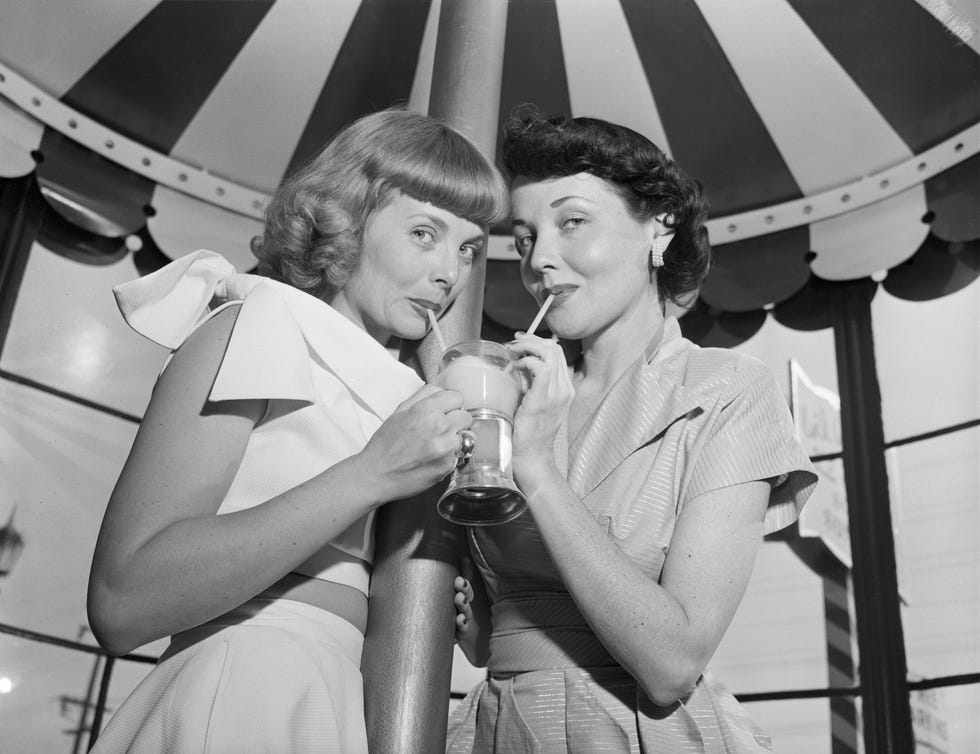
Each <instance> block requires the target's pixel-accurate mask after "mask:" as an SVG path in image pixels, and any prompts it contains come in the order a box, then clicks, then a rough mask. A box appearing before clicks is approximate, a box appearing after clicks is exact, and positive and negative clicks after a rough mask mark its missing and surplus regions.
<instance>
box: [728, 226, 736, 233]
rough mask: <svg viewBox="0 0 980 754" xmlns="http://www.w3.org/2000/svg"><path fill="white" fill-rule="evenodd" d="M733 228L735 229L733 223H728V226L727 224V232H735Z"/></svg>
mask: <svg viewBox="0 0 980 754" xmlns="http://www.w3.org/2000/svg"><path fill="white" fill-rule="evenodd" d="M735 230H736V227H735V225H734V224H732V225H729V226H728V232H729V233H734V232H735Z"/></svg>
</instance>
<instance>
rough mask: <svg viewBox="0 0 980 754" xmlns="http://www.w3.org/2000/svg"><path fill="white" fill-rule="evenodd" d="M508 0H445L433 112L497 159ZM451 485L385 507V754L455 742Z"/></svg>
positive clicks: (426, 348) (371, 647)
mask: <svg viewBox="0 0 980 754" xmlns="http://www.w3.org/2000/svg"><path fill="white" fill-rule="evenodd" d="M506 17H507V3H506V0H442V6H441V10H440V17H439V33H438V38H437V42H436V51H435V63H434V68H433V75H432V89H431V95H430V102H429V113H430V114H431V115H434V116H436V117H438V118H441V119H442V120H444V121H446V122H447V123H449V124H450V125H451V126H453V127H454V128H456V129H457V130H459V131H460V132H462V133H463V134H465V135H466V136H467V137H469V138H470V139H471V140H472V141H473V142H474V143H475V144H476V145H477V147H479V149H480V150H481V151H482V152H483V153H484V154H485V155H487V157H488V158H489V159H490V160H491V161H492V160H493V159H494V154H495V150H496V142H497V139H496V134H497V124H498V121H499V106H500V78H501V72H502V69H503V45H504V31H505V26H506ZM485 276H486V265H485V263H483V264H480V265H479V266H478V267H477V268H476V269H474V270H473V275H472V278H473V279H472V282H471V284H470V286H469V288H468V290H466V291H464V292H463V294H462V295H460V297H459V298H458V299H457V300H456V302H455V303H454V304H453V306H452V309H451V311H450V312H449V313H448V314H447V315H446V316H445V317H444V318H443V320H442V322H441V323H440V324H441V330H442V333H443V335H444V336H445V338H446V341H447V342H448V343H450V344H451V343H455V342H458V341H460V340H466V339H472V338H478V337H479V335H480V322H481V319H482V311H483V286H484V280H485ZM439 355H440V354H439V352H438V346H437V345H436V343H435V342H434V340H433V339H432V338H431V335H430V337H429V338H427V339H426V340H425V341H423V343H422V344H421V345H420V346H419V348H418V350H417V352H416V353H404V354H403V358H404V359H405V360H407V361H412V362H413V363H416V365H417V366H418V367H419V368H420V369H421V372H422V375H423V376H424V377H425V378H426V379H431V378H432V376H433V372H434V371H435V368H436V365H437V363H438V359H439ZM442 486H443V485H439V486H438V488H434V489H432V490H429V492H428V493H426V494H423V495H420V496H418V497H417V498H414V499H412V500H407V501H401V502H396V503H390V504H388V505H386V506H384V508H382V509H381V510H380V511H379V514H378V517H377V521H378V523H377V530H376V538H375V561H374V570H373V574H372V577H371V598H370V603H369V604H370V607H369V617H368V629H367V634H366V635H365V640H364V656H363V660H362V663H361V667H362V671H363V673H364V689H365V718H366V721H367V730H368V743H369V745H370V749H371V751H372V752H373V753H375V754H388V753H399V754H401V753H404V754H414V753H415V752H440V751H444V750H445V747H446V720H447V716H448V712H449V693H450V681H451V676H452V660H453V644H454V637H455V630H454V625H455V623H454V618H455V609H454V607H453V588H452V582H453V579H454V578H455V576H456V575H457V574H458V572H459V548H460V544H461V543H460V533H461V530H460V528H459V527H457V526H454V525H451V524H448V523H447V522H446V521H444V520H443V519H442V518H440V517H439V515H438V514H437V513H436V510H435V501H436V499H437V498H438V495H439V493H440V492H441V489H442Z"/></svg>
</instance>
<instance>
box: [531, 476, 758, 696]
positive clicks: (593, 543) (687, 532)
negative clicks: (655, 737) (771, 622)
mask: <svg viewBox="0 0 980 754" xmlns="http://www.w3.org/2000/svg"><path fill="white" fill-rule="evenodd" d="M518 478H519V484H520V486H521V489H522V490H524V492H525V494H526V495H527V496H528V503H529V505H530V507H531V510H532V511H533V513H534V517H535V521H536V522H537V524H538V527H539V529H540V530H541V533H542V537H543V538H544V541H545V545H546V546H547V548H548V552H549V554H550V556H551V558H552V560H553V561H554V562H555V565H556V566H557V568H558V571H559V573H560V575H561V577H562V579H563V581H564V583H565V585H566V587H567V588H568V590H569V593H570V594H571V595H572V598H573V599H574V600H575V603H576V605H577V606H578V607H579V609H580V610H581V612H582V614H583V616H584V617H585V619H586V620H587V621H588V622H589V625H590V626H591V627H592V629H593V630H594V631H595V633H596V635H597V636H598V637H599V639H600V640H601V641H602V643H603V645H604V646H605V647H606V649H607V650H608V651H609V652H610V654H612V655H613V657H615V658H616V660H617V661H618V662H619V663H620V664H621V665H622V666H623V667H624V668H626V669H627V670H628V671H629V672H630V673H631V674H632V675H633V677H634V678H636V679H637V681H638V682H639V683H640V685H641V686H642V687H643V688H644V690H645V691H646V692H647V694H648V695H649V696H650V698H651V699H653V701H654V702H656V703H657V704H663V705H666V704H671V703H673V702H674V701H676V700H677V699H679V698H680V697H681V696H683V695H684V694H685V693H687V692H688V691H689V690H690V689H691V687H692V686H693V685H694V684H695V682H696V681H697V679H698V677H699V676H700V675H701V673H702V672H703V671H704V668H705V666H706V665H707V663H708V660H709V659H710V658H711V656H712V654H714V652H715V650H716V649H717V647H718V644H719V643H720V642H721V639H722V637H723V636H724V634H725V631H726V630H727V628H728V625H729V624H730V622H731V620H732V617H733V616H734V614H735V611H736V609H737V607H738V605H739V603H740V601H741V599H742V596H743V594H744V592H745V588H746V586H747V584H748V580H749V577H750V576H751V573H752V567H753V564H754V562H755V556H756V553H757V552H758V548H759V545H760V544H761V542H762V532H763V517H764V515H765V510H766V506H767V504H768V499H769V484H768V483H767V482H749V483H746V484H739V485H734V486H732V487H728V488H725V489H721V490H717V491H714V492H709V493H706V494H704V495H701V496H699V497H697V498H695V499H693V500H690V501H688V503H687V504H686V505H685V506H684V508H683V510H682V511H681V514H680V516H679V518H678V521H677V525H676V528H675V531H674V536H673V538H672V541H671V546H670V550H669V552H668V554H667V558H666V561H665V563H664V567H663V573H662V577H661V581H660V583H659V584H658V583H657V582H655V581H654V580H652V579H650V578H649V577H648V576H646V574H644V573H643V572H642V571H641V570H640V569H639V568H638V567H637V566H636V564H635V563H633V561H632V560H630V559H629V558H628V557H627V556H626V555H625V554H624V553H623V551H622V550H621V549H620V548H619V546H618V545H617V544H616V543H615V542H614V541H613V539H612V538H611V537H610V536H609V534H608V533H606V532H604V531H603V530H602V529H600V527H599V526H598V524H597V523H596V521H595V519H594V518H593V516H592V514H591V513H590V512H589V510H588V509H587V508H586V507H585V505H584V504H583V503H582V501H581V500H579V499H578V497H576V495H575V494H574V493H573V492H572V490H571V489H570V488H569V487H568V484H567V482H565V480H564V479H563V478H562V477H561V475H560V474H559V473H558V471H557V469H556V468H552V469H551V470H546V469H544V468H539V469H536V470H535V469H532V468H527V466H526V465H525V467H524V470H523V472H518Z"/></svg>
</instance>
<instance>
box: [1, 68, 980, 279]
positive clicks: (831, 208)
mask: <svg viewBox="0 0 980 754" xmlns="http://www.w3.org/2000/svg"><path fill="white" fill-rule="evenodd" d="M0 94H2V95H3V96H4V97H6V98H7V99H9V100H10V101H11V102H13V103H14V104H16V105H17V106H18V107H20V108H21V109H22V110H24V111H25V112H27V113H28V114H29V115H31V116H33V117H34V118H36V119H38V120H40V121H41V122H43V123H44V124H45V125H47V126H48V127H49V128H53V129H55V130H56V131H58V132H59V133H61V134H63V135H64V136H66V137H68V138H70V139H72V140H74V141H77V142H78V143H80V144H82V145H83V146H85V147H87V148H88V149H91V150H92V151H93V152H96V153H97V154H100V155H102V156H103V157H105V158H106V159H109V160H112V161H113V162H115V163H117V164H119V165H122V166H123V167H125V168H127V169H129V170H131V171H133V172H134V173H137V174H139V175H142V176H144V177H145V178H148V179H150V180H152V181H155V182H156V183H159V184H161V185H164V186H167V187H169V188H172V189H174V190H175V191H179V192H181V193H184V194H188V195H190V196H194V197H196V198H197V199H200V200H202V201H205V202H208V203H210V204H214V205H216V206H218V207H222V208H224V209H227V210H230V211H232V212H235V213H237V214H240V215H243V216H245V217H249V218H253V219H258V220H261V219H262V210H263V208H264V207H265V204H266V202H267V201H268V198H269V197H268V195H267V194H266V193H264V192H261V191H255V190H253V189H250V188H248V187H246V186H242V185H240V184H237V183H235V182H234V181H229V180H225V179H223V178H221V177H220V176H217V175H215V174H212V173H211V172H210V171H208V169H207V168H202V167H198V166H195V165H190V164H187V163H185V162H182V161H180V160H175V159H173V158H171V157H169V156H168V155H165V154H162V153H160V152H157V151H155V150H153V149H149V148H147V147H146V146H144V145H142V144H140V143H138V142H136V141H134V140H132V139H128V138H126V137H125V136H122V135H120V134H118V133H116V132H114V131H112V130H110V129H108V128H106V127H105V126H102V125H101V124H99V123H98V122H96V121H95V120H93V119H91V118H88V117H86V116H84V115H82V114H80V113H78V112H77V111H76V110H74V109H73V108H70V107H68V106H66V105H64V104H63V103H61V102H60V101H59V100H58V99H56V98H55V97H52V96H50V95H48V94H46V93H45V92H43V91H42V90H41V89H40V88H39V87H37V86H35V85H34V84H32V83H31V82H29V81H28V80H27V79H25V78H24V77H22V76H20V75H19V74H17V73H16V72H14V71H12V70H11V69H10V68H9V67H7V66H5V65H3V64H2V63H0ZM976 154H980V123H975V124H973V125H972V126H969V127H968V128H966V129H964V130H963V131H961V132H959V133H958V134H955V135H954V136H952V137H950V138H948V139H946V140H944V141H942V142H939V143H938V144H936V145H935V146H933V147H931V148H929V149H927V150H925V151H924V152H921V153H919V154H917V155H914V156H912V157H911V158H910V159H908V160H905V161H903V162H901V163H899V164H897V165H894V166H892V167H890V168H888V169H886V170H882V171H879V172H877V173H874V174H871V175H867V176H863V177H861V178H859V179H857V180H855V181H851V182H849V183H846V184H843V185H841V186H837V187H835V188H833V189H829V190H827V191H823V192H820V193H818V194H812V195H810V196H805V197H802V198H800V199H794V200H792V201H788V202H783V203H781V204H776V205H770V206H767V207H762V208H759V209H755V210H750V211H747V212H740V213H737V214H734V215H728V216H726V217H719V218H714V219H711V220H708V222H707V228H708V235H709V238H710V240H711V243H712V244H713V245H722V244H726V243H731V242H733V241H742V240H745V239H749V238H755V237H758V236H764V235H768V234H770V233H774V232H777V231H780V230H787V229H789V228H795V227H798V226H801V225H808V224H810V223H813V222H817V221H820V220H826V219H829V218H832V217H837V216H839V215H845V214H847V213H849V212H853V211H855V210H857V209H861V208H862V207H866V206H868V205H871V204H874V203H876V202H879V201H881V200H883V199H887V198H889V197H891V196H895V195H897V194H900V193H901V192H903V191H905V190H907V189H908V188H910V187H912V186H915V185H917V184H920V183H924V182H925V181H926V180H928V179H929V178H932V177H933V176H936V175H938V174H939V173H942V172H943V171H945V170H948V169H949V168H951V167H953V166H955V165H957V164H959V163H960V162H962V161H964V160H966V159H969V158H970V157H973V156H974V155H976ZM489 258H490V259H502V260H511V261H513V260H516V259H517V258H518V257H517V254H516V252H513V251H512V250H511V245H509V244H501V243H497V244H492V245H491V248H490V254H489Z"/></svg>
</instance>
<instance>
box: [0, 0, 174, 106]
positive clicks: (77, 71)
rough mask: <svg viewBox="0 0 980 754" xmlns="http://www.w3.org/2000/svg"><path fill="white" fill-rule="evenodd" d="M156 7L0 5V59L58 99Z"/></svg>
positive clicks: (57, 2)
mask: <svg viewBox="0 0 980 754" xmlns="http://www.w3.org/2000/svg"><path fill="white" fill-rule="evenodd" d="M157 3H158V0H126V2H105V1H104V0H103V2H82V1H81V0H73V1H72V2H66V0H30V2H25V0H0V19H3V22H2V23H0V59H2V60H3V62H5V63H7V64H8V65H9V66H10V67H11V68H13V69H14V70H16V71H20V72H21V74H22V75H24V76H26V77H27V78H29V79H30V81H31V83H32V84H35V85H36V86H38V87H40V88H41V89H43V90H44V91H45V92H46V93H47V94H50V95H51V96H52V97H55V98H58V97H61V96H62V95H63V94H64V93H65V92H67V91H68V90H69V89H71V88H72V86H73V85H74V84H75V83H76V82H77V81H78V79H79V78H81V77H82V76H83V75H85V74H86V73H87V72H88V70H89V69H90V68H91V67H92V66H93V65H94V64H95V63H96V62H97V61H98V60H99V58H101V57H102V56H103V55H104V54H105V52H106V50H109V49H111V48H112V47H113V46H114V45H115V44H116V43H117V42H118V41H119V40H120V39H122V38H123V37H125V36H126V34H128V33H129V31H130V30H131V29H132V28H133V27H134V26H135V25H136V24H137V23H139V21H140V20H141V19H142V18H143V17H144V16H145V15H146V14H147V13H149V12H150V11H151V10H152V9H153V7H154V6H155V5H157ZM41 50H43V54H38V53H39V51H41Z"/></svg>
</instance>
